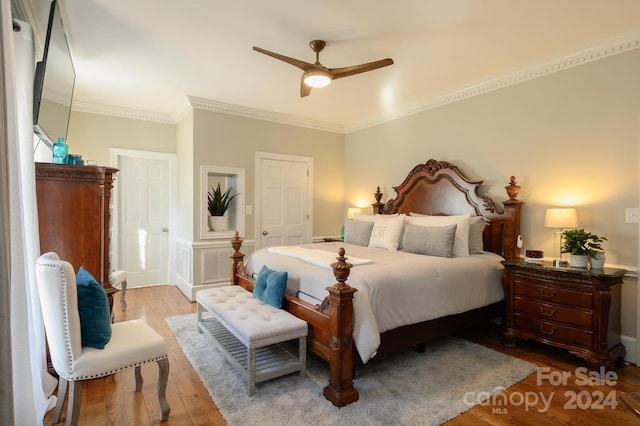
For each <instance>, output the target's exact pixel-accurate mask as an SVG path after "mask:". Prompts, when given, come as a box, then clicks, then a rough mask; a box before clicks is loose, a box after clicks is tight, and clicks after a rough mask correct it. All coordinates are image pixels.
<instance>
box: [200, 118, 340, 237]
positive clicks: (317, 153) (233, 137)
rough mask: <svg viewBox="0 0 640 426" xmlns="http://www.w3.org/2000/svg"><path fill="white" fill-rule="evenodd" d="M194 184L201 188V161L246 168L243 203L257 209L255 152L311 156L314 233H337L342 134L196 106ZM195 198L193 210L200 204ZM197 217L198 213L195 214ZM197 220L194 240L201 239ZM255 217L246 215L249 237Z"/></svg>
mask: <svg viewBox="0 0 640 426" xmlns="http://www.w3.org/2000/svg"><path fill="white" fill-rule="evenodd" d="M193 114H194V120H193V121H194V126H193V127H194V136H193V140H194V150H193V159H194V161H193V165H194V168H193V188H200V175H199V173H200V166H201V165H206V166H224V167H237V168H244V169H245V202H246V204H247V205H252V206H253V207H254V209H255V206H254V203H255V200H254V198H255V191H254V182H255V174H254V168H255V153H256V152H268V153H276V154H288V155H297V156H305V157H312V158H313V167H314V187H313V195H314V197H313V210H314V211H313V216H314V222H313V235H314V236H324V235H339V234H340V226H341V224H342V217H343V208H342V207H343V199H344V160H343V155H344V154H343V153H344V135H340V134H335V133H330V132H324V131H319V130H312V129H307V128H302V127H296V126H290V125H285V124H279V123H274V122H269V121H263V120H255V119H251V118H245V117H238V116H232V115H227V114H221V113H217V112H211V111H204V110H197V109H196V110H194V112H193ZM193 201H194V204H193V206H194V212H197V211H198V210H197V209H199V208H201V206H199V205H198V202H199V198H196V199H194V200H193ZM195 217H196V218H197V215H196V216H195ZM198 223H199V222H198V221H197V220H196V221H195V222H194V224H193V226H194V227H193V236H194V241H196V240H197V239H198V238H199V232H198V229H197V226H198ZM254 228H255V227H254V216H253V215H247V216H245V237H246V238H248V239H254V238H256V233H255V229H254Z"/></svg>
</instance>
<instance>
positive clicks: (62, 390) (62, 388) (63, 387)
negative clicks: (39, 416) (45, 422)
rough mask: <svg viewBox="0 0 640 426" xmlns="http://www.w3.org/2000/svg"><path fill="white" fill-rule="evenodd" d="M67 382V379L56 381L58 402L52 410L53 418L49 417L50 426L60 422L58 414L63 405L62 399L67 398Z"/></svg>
mask: <svg viewBox="0 0 640 426" xmlns="http://www.w3.org/2000/svg"><path fill="white" fill-rule="evenodd" d="M68 386H69V382H68V381H67V379H63V378H62V377H60V380H59V381H58V401H57V402H56V408H55V410H53V416H52V417H51V424H52V425H54V424H56V423H58V422H59V421H60V414H61V413H62V406H63V405H64V399H65V397H66V396H67V387H68Z"/></svg>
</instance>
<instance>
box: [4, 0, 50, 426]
mask: <svg viewBox="0 0 640 426" xmlns="http://www.w3.org/2000/svg"><path fill="white" fill-rule="evenodd" d="M0 2H1V3H0V5H1V7H0V19H1V21H0V28H1V31H2V33H1V34H2V39H1V41H2V44H1V46H2V48H1V54H2V57H1V58H0V64H1V65H0V67H1V72H0V80H1V81H0V85H1V86H2V98H1V99H2V100H1V102H2V106H1V108H0V112H1V114H0V121H1V122H0V128H2V129H3V131H2V135H1V136H0V138H1V139H0V143H1V148H2V151H3V154H4V155H5V160H6V168H5V167H2V175H3V176H2V180H1V181H0V182H1V183H2V191H1V194H2V195H3V197H2V198H1V200H2V206H1V207H2V216H1V217H2V218H3V219H4V220H3V222H2V225H3V232H4V237H5V238H3V241H4V242H5V243H4V245H3V247H2V248H3V249H1V250H2V251H0V262H1V263H2V268H3V270H4V271H5V273H4V274H2V275H1V276H0V279H1V281H0V286H1V288H0V294H1V295H2V296H5V295H8V296H9V299H8V300H10V305H9V306H7V304H6V303H2V304H0V321H2V324H1V327H2V328H1V331H2V333H3V344H2V345H1V347H2V349H0V351H1V356H0V358H2V359H3V361H2V362H3V364H4V363H5V362H7V363H10V364H11V371H12V374H11V375H10V376H11V377H7V376H9V375H5V374H1V375H0V377H2V376H5V377H3V378H2V380H5V381H9V383H5V382H3V383H2V384H1V385H2V388H3V392H5V393H10V394H9V395H3V398H2V404H3V408H2V412H1V413H0V415H1V416H2V418H0V423H1V424H15V425H39V424H42V422H43V418H44V415H45V413H46V412H47V411H48V410H49V409H50V408H51V407H53V406H54V405H55V397H54V396H50V395H51V394H52V392H53V390H54V389H55V386H56V385H57V381H56V380H55V379H54V378H53V377H52V376H51V375H49V374H48V373H47V369H46V360H45V350H46V349H45V335H44V324H43V320H42V317H41V313H40V302H39V298H38V293H37V287H36V281H35V263H36V260H37V258H38V255H39V252H40V247H39V239H38V216H37V205H36V198H35V166H34V159H33V138H34V135H33V123H32V117H33V112H32V108H33V107H32V104H33V100H32V99H33V65H34V53H33V38H32V31H31V27H30V26H29V25H28V24H26V23H24V22H21V21H13V20H12V16H11V4H10V1H9V0H0ZM7 217H8V220H7ZM7 225H8V227H7ZM7 235H8V236H9V238H8V240H9V244H8V251H7V250H6V246H7V244H6V241H7V240H6V236H7ZM5 275H6V278H5ZM2 299H3V300H7V299H5V298H4V297H3V298H2ZM7 324H8V327H7ZM7 329H8V330H9V333H10V334H9V336H10V339H9V341H10V344H9V345H6V344H4V342H6V341H7V340H6V335H5V334H4V333H5V332H6V331H7ZM3 371H8V370H3ZM5 385H7V386H6V387H5ZM7 389H10V392H7V391H6V390H7ZM9 400H12V410H11V409H10V407H7V406H5V404H6V403H8V401H9ZM11 411H12V412H11ZM5 416H6V417H5ZM10 416H12V417H13V419H11V417H10ZM5 419H6V420H7V421H5Z"/></svg>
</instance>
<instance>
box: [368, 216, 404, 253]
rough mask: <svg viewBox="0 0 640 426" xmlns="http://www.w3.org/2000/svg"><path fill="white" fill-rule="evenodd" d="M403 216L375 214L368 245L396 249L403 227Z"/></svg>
mask: <svg viewBox="0 0 640 426" xmlns="http://www.w3.org/2000/svg"><path fill="white" fill-rule="evenodd" d="M404 218H405V215H404V214H400V215H376V220H375V222H374V223H373V229H372V230H371V237H370V238H369V247H379V248H383V249H387V250H392V251H395V250H398V246H399V245H400V238H401V237H402V230H403V229H404Z"/></svg>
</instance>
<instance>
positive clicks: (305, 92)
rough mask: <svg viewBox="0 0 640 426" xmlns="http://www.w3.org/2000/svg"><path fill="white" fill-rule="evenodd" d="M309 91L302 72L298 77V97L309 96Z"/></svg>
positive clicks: (309, 87)
mask: <svg viewBox="0 0 640 426" xmlns="http://www.w3.org/2000/svg"><path fill="white" fill-rule="evenodd" d="M309 93H311V86H307V85H306V84H304V74H302V77H301V78H300V97H301V98H304V97H305V96H309Z"/></svg>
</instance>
